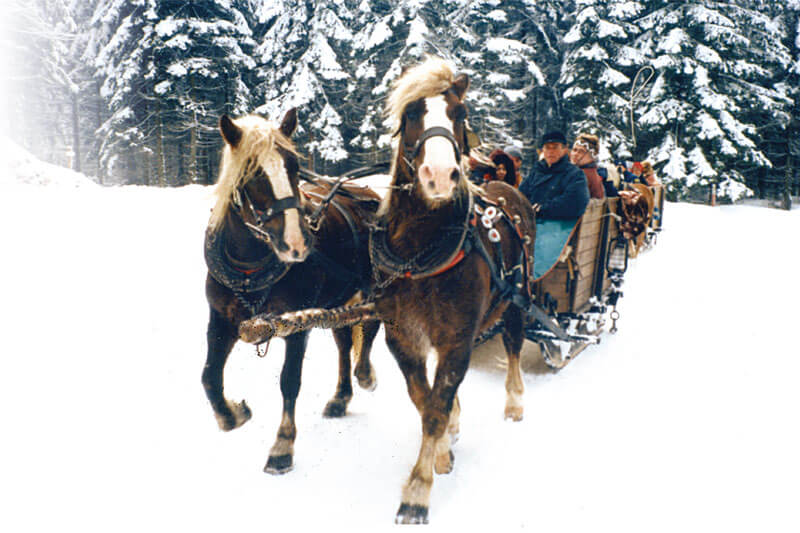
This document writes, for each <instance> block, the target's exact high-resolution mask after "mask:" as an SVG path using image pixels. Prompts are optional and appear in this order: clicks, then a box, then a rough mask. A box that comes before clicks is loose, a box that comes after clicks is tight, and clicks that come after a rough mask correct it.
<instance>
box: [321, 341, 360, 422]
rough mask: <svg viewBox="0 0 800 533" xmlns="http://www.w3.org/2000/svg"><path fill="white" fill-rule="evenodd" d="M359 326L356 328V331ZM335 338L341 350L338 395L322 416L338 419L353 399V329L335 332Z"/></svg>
mask: <svg viewBox="0 0 800 533" xmlns="http://www.w3.org/2000/svg"><path fill="white" fill-rule="evenodd" d="M357 327H358V326H354V328H352V329H355V328H357ZM333 338H334V340H335V341H336V347H337V348H338V349H339V380H338V381H337V383H336V393H335V394H334V395H333V398H331V399H330V400H329V401H328V404H327V405H326V406H325V410H324V411H323V412H322V416H325V417H328V418H338V417H342V416H344V415H345V413H346V412H347V404H349V403H350V400H351V399H352V397H353V384H352V382H351V381H350V348H351V347H352V346H353V335H352V333H351V328H349V327H346V328H339V329H335V330H333Z"/></svg>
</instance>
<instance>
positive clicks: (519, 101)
mask: <svg viewBox="0 0 800 533" xmlns="http://www.w3.org/2000/svg"><path fill="white" fill-rule="evenodd" d="M4 4H5V5H4V7H3V8H2V9H3V10H4V11H5V13H4V14H3V17H2V24H3V25H4V28H3V32H2V37H0V42H1V43H2V53H3V56H4V63H5V68H4V75H3V77H4V80H3V83H4V85H5V89H4V90H5V92H6V93H7V96H6V103H5V109H4V111H3V115H0V116H2V117H3V119H4V121H5V122H6V132H12V133H11V134H10V135H9V136H11V137H12V138H14V140H15V141H16V142H18V143H19V144H21V145H22V146H24V147H25V148H27V149H28V150H30V151H32V152H33V153H34V154H36V155H37V156H38V157H41V158H42V159H45V160H47V161H49V162H52V163H55V164H60V165H64V166H69V167H72V168H74V169H76V170H79V171H81V172H83V173H85V174H87V175H89V176H92V177H94V179H96V180H97V181H98V182H100V183H103V184H108V185H117V184H139V185H151V186H180V185H185V184H191V183H198V184H212V183H214V182H215V180H216V173H217V171H218V168H217V167H218V164H219V157H220V149H221V145H222V140H221V138H220V135H219V133H218V129H217V124H218V121H219V118H220V116H221V115H223V114H228V115H231V116H239V115H244V114H248V113H259V114H262V115H264V116H267V117H269V118H273V119H276V120H277V119H279V118H280V116H279V115H281V114H282V113H283V112H285V111H286V110H287V109H289V108H291V107H297V108H298V112H299V128H298V131H297V133H296V134H295V141H296V143H297V146H298V148H299V150H300V152H301V154H302V155H303V158H304V164H305V165H306V166H307V167H309V168H310V169H312V170H314V171H315V172H317V173H321V174H327V175H338V174H341V173H343V172H345V171H348V170H350V169H353V168H357V167H361V166H365V165H370V164H373V163H378V162H381V161H386V160H388V158H389V156H390V153H391V142H392V138H391V132H390V131H389V130H388V124H387V123H386V122H385V119H384V116H383V104H384V99H385V96H386V95H387V93H388V91H389V89H390V87H391V83H392V81H393V80H394V79H395V78H396V77H397V76H398V75H399V74H400V73H401V72H402V70H403V68H404V67H406V66H407V65H410V64H413V63H415V62H418V61H419V60H420V59H422V58H424V57H425V56H426V55H430V54H433V55H437V56H440V57H443V58H445V59H447V60H448V61H450V62H452V64H453V65H455V67H456V69H457V70H458V71H460V72H465V73H467V74H468V75H469V76H470V80H471V88H470V91H469V93H468V104H469V108H470V111H469V112H470V115H469V124H470V127H471V129H472V130H473V131H474V132H475V133H476V134H477V135H478V136H479V138H480V140H481V141H482V143H483V145H482V146H483V147H484V148H485V149H486V150H491V149H492V148H493V147H497V146H502V145H506V144H509V143H514V144H517V145H518V146H521V147H523V153H524V156H525V163H524V164H525V165H530V163H531V162H532V161H533V160H534V158H535V157H536V156H537V152H536V149H537V148H538V146H537V144H538V142H539V139H540V138H541V136H542V134H543V133H544V132H545V131H547V130H550V129H556V128H557V129H561V130H563V131H564V132H565V133H566V134H567V137H568V138H570V139H571V138H574V136H575V135H577V134H578V133H580V132H590V133H595V134H597V135H599V136H600V138H601V141H602V146H603V147H602V151H601V156H602V157H603V158H605V159H609V160H626V159H627V160H637V161H639V160H641V161H644V160H648V161H651V162H652V163H653V165H654V167H655V169H656V172H657V174H658V175H659V177H660V179H661V180H662V181H663V182H664V183H665V185H666V186H667V190H668V193H669V198H670V199H672V200H696V201H702V199H703V198H704V195H706V194H707V192H708V190H709V188H710V187H711V186H714V188H715V190H716V191H718V193H717V194H718V195H719V197H720V198H721V199H723V200H729V201H733V200H737V199H739V198H741V197H743V196H755V197H760V198H772V199H778V200H780V199H788V198H790V197H791V196H797V195H798V194H800V171H799V170H798V167H800V0H777V1H776V0H738V1H728V2H680V1H668V0H647V1H644V0H643V1H621V0H602V1H600V0H572V1H570V0H509V1H503V2H501V1H499V0H439V1H429V0H399V1H395V2H386V1H381V0H329V1H297V0H5V2H4ZM787 201H788V200H787Z"/></svg>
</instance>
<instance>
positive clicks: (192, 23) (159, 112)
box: [145, 0, 255, 185]
mask: <svg viewBox="0 0 800 533" xmlns="http://www.w3.org/2000/svg"><path fill="white" fill-rule="evenodd" d="M156 16H157V22H156V24H155V25H154V27H153V30H154V32H155V35H154V39H153V48H152V49H151V51H150V52H151V60H150V63H149V64H148V69H147V72H146V74H145V77H146V79H147V81H148V82H149V84H152V85H151V86H152V92H149V93H148V97H149V98H151V99H152V103H151V107H154V110H155V116H154V117H153V119H154V121H155V123H154V127H155V128H156V131H155V135H156V136H160V137H162V139H156V149H157V151H163V154H164V155H163V161H164V167H165V169H166V182H167V184H170V185H175V184H183V183H206V184H210V183H214V181H216V172H217V163H218V160H219V150H220V149H221V146H222V140H221V138H220V136H219V132H218V129H217V123H218V121H219V117H220V116H221V115H223V114H234V115H240V114H244V113H247V112H248V111H249V110H250V107H251V105H250V104H251V102H250V90H249V88H248V87H247V85H246V83H245V79H246V76H247V74H248V72H249V71H250V70H251V69H253V68H254V67H255V62H254V61H253V59H252V57H251V55H250V54H251V52H252V50H253V49H254V47H255V41H253V39H252V34H251V30H250V27H249V26H248V25H247V21H246V19H245V17H244V16H243V15H242V13H241V12H240V11H239V10H238V9H236V7H235V4H233V3H231V2H230V1H228V0H203V1H197V0H196V1H194V2H192V3H191V5H188V4H187V3H186V2H185V1H183V0H160V1H159V2H158V8H157V10H156ZM148 89H149V87H148ZM157 153H158V152H157Z"/></svg>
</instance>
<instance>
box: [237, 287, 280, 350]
mask: <svg viewBox="0 0 800 533" xmlns="http://www.w3.org/2000/svg"><path fill="white" fill-rule="evenodd" d="M271 292H272V287H271V286H270V287H267V288H266V290H264V294H263V296H261V297H260V298H258V299H257V300H256V301H255V302H253V303H251V302H250V301H249V300H247V298H245V294H247V293H244V292H240V291H233V294H234V295H235V296H236V300H237V301H238V302H239V303H240V304H242V306H243V307H244V308H245V309H247V312H248V313H250V318H252V317H254V316H255V315H256V313H258V312H259V311H260V310H261V308H262V307H263V305H264V304H265V303H266V301H267V299H268V298H269V295H270V293H271ZM261 346H264V350H263V351H262V350H261ZM255 349H256V355H257V356H258V357H265V356H266V355H267V350H268V349H269V340H266V341H265V342H262V343H260V344H256V345H255Z"/></svg>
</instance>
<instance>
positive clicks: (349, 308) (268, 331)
mask: <svg viewBox="0 0 800 533" xmlns="http://www.w3.org/2000/svg"><path fill="white" fill-rule="evenodd" d="M376 318H377V314H376V312H375V304H374V303H372V302H369V303H361V304H356V305H345V306H342V307H335V308H333V309H304V310H302V311H291V312H288V313H283V314H280V315H271V314H261V315H256V316H254V317H253V318H251V319H249V320H245V321H244V322H242V323H241V324H240V325H239V338H240V339H241V340H243V341H244V342H249V343H251V344H260V343H262V342H265V341H267V340H269V339H271V338H272V337H286V336H289V335H292V334H293V333H297V332H298V331H305V330H307V329H312V328H324V329H335V328H341V327H344V326H352V325H353V324H358V323H360V322H364V321H365V320H375V319H376Z"/></svg>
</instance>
